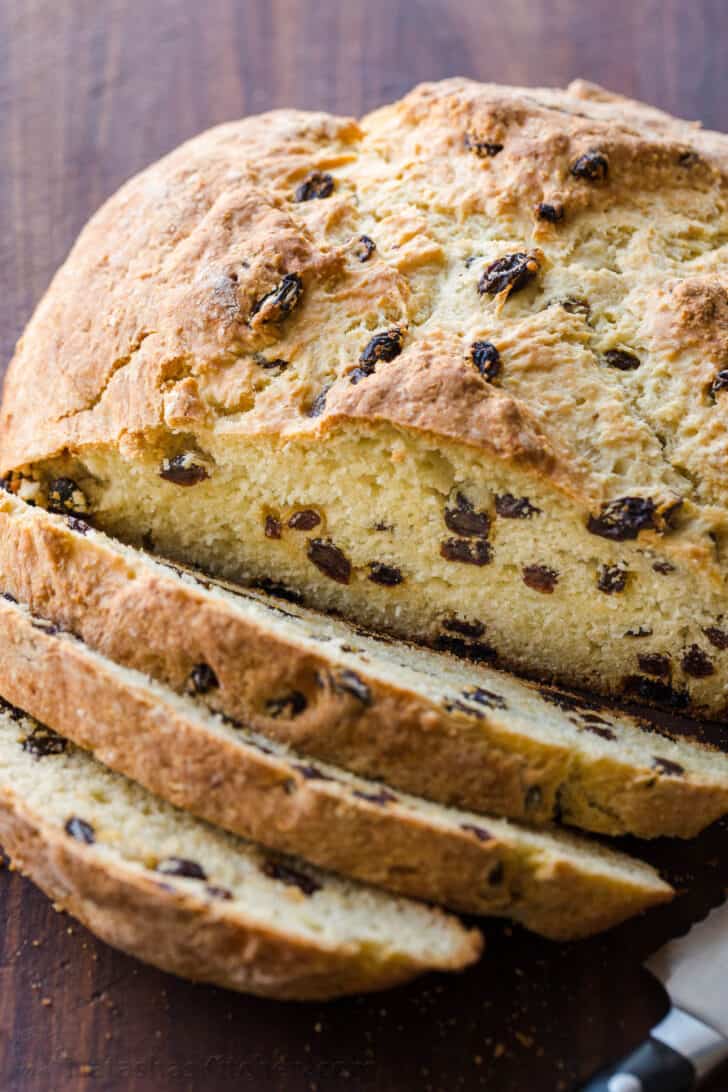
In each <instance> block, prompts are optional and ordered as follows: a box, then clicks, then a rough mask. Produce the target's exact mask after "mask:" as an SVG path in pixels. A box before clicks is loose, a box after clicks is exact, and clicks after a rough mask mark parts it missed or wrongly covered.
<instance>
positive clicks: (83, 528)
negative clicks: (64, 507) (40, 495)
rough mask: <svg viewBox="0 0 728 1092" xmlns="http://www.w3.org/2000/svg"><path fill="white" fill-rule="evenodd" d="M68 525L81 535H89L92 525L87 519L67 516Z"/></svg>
mask: <svg viewBox="0 0 728 1092" xmlns="http://www.w3.org/2000/svg"><path fill="white" fill-rule="evenodd" d="M66 525H67V526H68V527H69V528H70V529H71V531H75V532H76V534H79V535H87V534H88V533H89V531H90V530H91V524H90V523H87V522H86V520H85V519H79V518H78V516H67V517H66ZM145 549H146V547H145Z"/></svg>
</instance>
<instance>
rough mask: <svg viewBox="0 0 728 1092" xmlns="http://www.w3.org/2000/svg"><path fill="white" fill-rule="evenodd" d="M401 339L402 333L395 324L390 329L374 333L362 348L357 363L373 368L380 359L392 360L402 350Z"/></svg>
mask: <svg viewBox="0 0 728 1092" xmlns="http://www.w3.org/2000/svg"><path fill="white" fill-rule="evenodd" d="M403 341H404V335H403V334H402V331H401V330H400V329H399V328H398V327H397V326H394V327H392V329H391V330H385V331H384V332H383V333H381V334H375V335H374V337H373V338H371V339H370V340H369V341H368V342H367V344H366V345H365V346H364V348H363V349H362V352H361V355H360V356H359V363H360V364H362V365H364V367H365V368H366V367H371V368H372V369H373V368H374V366H375V365H376V364H377V362H378V361H380V360H382V361H384V362H385V363H387V362H388V361H390V360H394V358H395V357H396V356H399V354H400V353H401V352H402V342H403Z"/></svg>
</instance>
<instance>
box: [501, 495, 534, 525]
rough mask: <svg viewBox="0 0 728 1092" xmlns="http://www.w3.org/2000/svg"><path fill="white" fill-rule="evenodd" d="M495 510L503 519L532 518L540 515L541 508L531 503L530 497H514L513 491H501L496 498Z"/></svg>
mask: <svg viewBox="0 0 728 1092" xmlns="http://www.w3.org/2000/svg"><path fill="white" fill-rule="evenodd" d="M495 510H496V513H497V515H499V516H502V517H503V519H531V517H532V516H536V515H540V514H541V509H540V508H537V507H536V505H535V504H531V502H530V500H529V499H528V497H514V496H513V494H512V493H501V495H500V496H497V497H496V498H495Z"/></svg>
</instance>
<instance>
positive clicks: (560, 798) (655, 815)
mask: <svg viewBox="0 0 728 1092" xmlns="http://www.w3.org/2000/svg"><path fill="white" fill-rule="evenodd" d="M0 573H2V590H3V591H7V592H10V593H12V594H13V595H15V596H16V597H17V598H18V599H20V600H21V601H22V602H25V603H27V604H28V605H29V606H30V607H31V609H32V610H33V611H35V612H36V613H38V614H40V615H41V616H42V617H45V618H49V619H51V620H52V621H53V622H55V623H57V624H59V625H61V626H63V627H65V628H66V629H68V630H70V631H72V632H74V633H77V634H78V635H79V636H80V637H82V638H83V639H84V640H85V641H86V642H87V643H88V644H89V646H91V647H93V648H95V649H98V650H99V651H100V652H102V653H103V654H105V655H106V656H108V657H109V658H110V659H112V660H115V661H117V662H119V663H122V664H124V665H126V666H129V667H133V668H136V669H138V670H140V671H143V672H145V673H146V674H149V675H152V676H153V677H155V678H158V679H160V680H161V681H163V682H165V683H168V684H169V685H171V686H172V687H173V689H175V690H177V691H180V692H182V691H184V690H185V689H186V688H187V686H188V682H189V677H190V673H191V671H192V669H193V667H194V666H195V665H196V664H199V663H206V664H209V665H211V666H212V667H213V669H214V671H215V673H216V675H217V677H218V680H219V682H220V687H219V689H214V690H212V691H210V693H209V694H207V695H206V697H205V700H206V701H207V702H209V703H210V704H211V705H213V706H214V707H216V708H217V709H218V710H220V711H221V712H223V713H226V714H227V715H228V716H231V717H233V718H236V719H238V720H240V721H242V722H243V723H245V724H249V725H250V726H251V727H253V728H255V729H256V730H259V731H261V732H262V733H263V734H265V735H268V736H270V737H272V738H276V739H278V740H280V741H281V742H284V743H289V744H291V745H292V746H294V747H295V748H297V749H298V750H300V751H303V752H305V753H307V754H310V755H314V756H315V757H317V758H319V759H323V760H328V761H331V762H334V763H337V764H338V765H341V766H345V767H346V768H348V769H351V770H353V771H355V772H357V773H360V774H363V775H365V776H372V777H382V778H384V779H385V780H386V781H387V782H388V783H389V784H390V785H392V786H394V787H396V788H399V789H403V790H405V791H409V792H413V793H415V794H417V795H421V796H424V797H427V798H429V799H433V800H438V801H440V802H442V803H445V804H454V805H457V806H460V807H464V808H470V809H472V810H475V811H491V812H493V813H495V814H503V815H507V816H510V817H513V818H527V819H529V821H534V822H546V821H547V820H548V819H549V818H553V817H554V816H555V815H556V813H557V809H560V812H561V814H562V816H563V818H564V819H565V820H567V821H568V822H570V823H572V824H574V825H576V826H582V827H585V828H586V829H590V830H596V831H600V832H603V833H609V834H620V833H625V832H631V833H636V834H638V835H640V836H643V837H655V836H659V835H664V834H671V835H674V836H680V837H690V836H692V835H694V834H696V833H697V832H698V831H699V830H700V829H702V828H703V827H704V826H706V825H708V824H709V823H710V822H712V821H714V820H715V819H716V818H718V817H719V816H720V815H722V814H724V813H725V812H726V810H727V809H728V775H726V774H725V773H723V772H722V771H723V769H724V766H725V763H726V759H725V758H724V757H723V756H720V755H716V756H715V761H714V762H713V763H712V767H713V768H712V769H711V770H710V771H709V772H708V771H707V770H705V771H704V772H700V771H698V772H695V771H691V772H690V774H689V775H688V776H683V777H675V776H670V775H669V774H666V773H665V772H664V771H663V770H662V769H661V768H660V766H659V764H658V765H657V766H655V765H654V763H653V760H652V759H651V757H650V753H649V751H648V752H647V754H646V755H645V758H644V760H642V761H638V760H635V759H632V758H630V757H629V756H628V755H626V754H623V753H622V751H621V747H620V742H619V738H620V737H619V733H620V731H621V728H620V725H623V724H627V725H629V724H630V723H631V722H630V720H629V718H625V717H624V716H619V715H617V716H612V715H610V714H608V713H606V712H604V713H602V718H606V719H602V721H601V722H600V718H599V717H598V716H597V725H596V727H595V726H594V724H592V725H589V723H588V719H589V712H588V710H587V716H586V717H583V716H582V715H581V714H580V713H579V710H578V708H577V709H576V710H574V711H570V710H568V709H567V711H565V712H564V713H563V715H562V714H558V725H560V726H561V727H558V726H557V727H555V728H554V729H553V731H552V732H551V733H534V731H533V730H532V729H531V728H530V727H529V725H530V724H532V723H534V718H538V717H541V718H545V717H547V716H548V715H549V711H550V710H551V711H553V710H554V706H553V705H551V704H548V703H544V702H541V701H540V699H538V698H535V700H536V705H535V707H534V710H533V712H532V713H530V714H529V717H530V719H528V718H527V719H526V720H525V721H524V720H523V718H522V717H521V718H519V717H518V716H517V715H516V714H515V713H514V712H513V711H512V710H511V708H509V707H508V703H509V702H511V705H513V703H512V701H511V698H510V696H509V697H508V701H507V702H506V706H507V707H506V708H505V709H499V708H498V704H499V702H498V701H496V703H495V706H496V707H495V708H493V707H483V708H481V709H480V710H479V712H480V714H481V715H480V717H476V716H474V715H472V708H473V703H472V701H468V699H467V694H464V693H462V692H461V691H462V690H463V685H462V681H461V682H460V683H459V684H458V686H457V687H455V686H450V685H443V687H442V689H441V693H442V695H443V697H442V699H440V700H439V701H438V700H436V698H435V697H434V695H433V696H432V697H428V695H427V693H425V692H421V691H419V690H418V689H417V688H415V687H413V686H409V685H405V684H402V683H395V682H394V681H385V680H384V679H383V678H380V677H378V676H377V674H376V672H374V671H371V670H369V669H368V667H367V664H366V662H365V661H361V662H357V665H356V669H357V673H359V674H360V677H361V679H362V681H363V682H364V684H365V685H366V686H367V687H368V688H369V690H370V692H371V697H372V700H371V702H370V703H368V704H363V703H362V702H361V701H360V700H357V698H356V697H355V696H354V695H353V694H351V693H347V692H342V691H341V689H340V688H339V689H336V688H334V687H328V686H327V687H324V688H321V687H320V686H319V685H317V682H316V679H317V676H319V675H320V674H321V673H323V674H324V676H325V677H328V676H329V675H330V674H331V673H332V672H335V671H336V670H337V660H336V658H335V657H334V658H333V659H332V657H331V655H330V654H329V653H328V652H327V648H326V643H323V644H321V645H318V646H316V647H315V648H312V647H311V645H310V642H309V643H308V644H303V643H301V642H300V641H296V640H295V639H294V638H293V637H291V636H288V635H287V634H286V633H285V632H282V631H281V630H280V629H277V628H276V627H275V626H274V625H265V624H261V622H260V620H259V619H258V620H256V618H255V617H254V616H253V615H251V613H250V610H249V609H246V599H245V597H244V596H243V597H236V598H235V599H234V600H232V601H229V600H227V599H226V598H224V597H223V596H222V595H219V594H216V593H215V591H214V588H207V587H205V586H204V581H202V583H193V582H192V581H191V580H190V579H188V578H184V577H182V576H179V575H176V574H175V573H174V572H173V571H172V570H171V569H170V568H168V567H166V566H160V565H159V564H158V563H156V562H155V561H153V560H152V559H149V558H146V557H145V555H144V554H142V553H138V552H135V551H128V552H124V551H123V549H122V548H120V547H117V546H116V545H115V544H114V543H113V542H112V541H111V540H109V539H107V538H106V537H105V536H103V535H99V534H97V533H96V532H93V531H91V530H89V531H88V532H87V533H82V532H79V531H73V530H71V529H70V528H69V527H68V526H67V524H66V522H65V521H64V520H63V519H62V518H61V517H59V516H55V515H52V514H49V513H47V512H45V511H43V510H42V509H35V508H31V507H28V506H27V505H24V504H22V503H21V502H19V501H18V500H17V499H15V498H14V497H12V496H9V495H7V494H2V493H0ZM270 602H271V605H272V606H275V602H274V601H270ZM278 606H279V607H283V608H285V607H287V606H288V604H286V603H282V604H280V603H279V604H278ZM290 609H291V612H292V613H293V614H294V617H293V618H292V619H291V621H292V622H295V609H296V608H293V607H291V608H290ZM120 623H123V624H120ZM299 626H300V630H301V633H305V632H306V624H305V623H299ZM347 632H348V633H349V634H350V637H351V641H352V643H353V644H355V643H357V641H358V636H357V634H356V633H355V632H354V631H351V630H349V631H347ZM384 647H385V653H386V646H384ZM397 648H398V646H397V645H396V644H395V645H394V646H393V649H392V651H393V653H394V654H395V655H396V653H397ZM423 655H424V654H423ZM450 662H451V661H449V660H448V658H447V657H440V658H438V660H437V665H438V669H439V670H440V671H443V672H446V671H447V670H448V668H447V665H448V663H450ZM466 678H467V681H468V686H466V687H464V689H465V690H469V689H471V688H472V686H477V685H480V686H482V687H483V688H484V689H485V690H486V691H487V690H491V691H495V693H496V695H500V694H503V693H508V692H507V690H503V686H511V687H515V691H514V700H518V701H521V700H522V698H523V695H526V697H527V698H529V699H530V700H534V695H533V693H532V691H531V689H530V688H528V687H527V685H526V684H521V683H519V682H518V681H516V680H513V679H512V678H509V677H508V676H504V675H503V674H502V673H493V672H486V671H484V670H481V669H480V668H478V667H475V666H473V667H472V669H471V668H468V669H467V676H466ZM25 685H29V683H28V682H27V681H26V684H25ZM295 690H298V691H300V692H302V693H304V694H305V695H306V696H307V697H308V699H309V705H308V707H307V708H306V710H305V711H303V712H302V713H301V714H300V715H298V716H296V717H288V716H283V717H280V718H277V719H275V718H271V717H269V716H266V715H264V709H265V703H266V701H267V700H268V699H269V698H270V697H271V695H273V696H276V695H281V694H286V693H290V692H291V691H295ZM463 701H464V703H465V707H464V708H463V707H462V703H463ZM458 703H459V705H460V707H459V706H458ZM20 704H22V702H21V703H20ZM468 708H470V709H471V713H470V714H469V713H468V712H467V709H468ZM600 712H601V711H600ZM593 716H594V714H592V718H593ZM534 726H536V725H534ZM575 727H579V728H581V729H582V730H583V731H584V732H585V733H586V734H587V735H586V737H585V738H592V739H597V740H598V739H599V738H600V737H599V733H600V732H601V733H604V732H605V731H606V732H609V731H612V732H613V733H614V734H615V736H616V738H615V740H614V742H612V743H611V744H609V746H607V745H606V744H605V747H604V748H603V749H602V751H601V752H599V753H597V754H595V755H594V756H593V757H590V755H589V752H588V751H586V752H585V751H584V749H583V748H581V752H580V753H575V752H574V751H573V749H572V744H571V743H570V737H571V738H573V735H574V728H575ZM564 728H565V729H566V730H568V732H569V736H566V737H564V738H560V737H559V734H558V733H559V731H561V732H563V730H564ZM633 730H634V729H633ZM594 732H596V736H594V735H593V734H592V735H590V734H591V733H594ZM637 735H638V736H639V737H640V738H642V733H640V732H639V731H637ZM645 739H650V740H654V744H653V749H654V753H655V754H656V755H660V754H661V753H663V752H664V754H665V756H666V757H668V756H669V755H671V752H669V751H668V750H666V749H665V748H666V745H665V744H664V743H663V742H662V741H660V740H659V739H658V738H657V737H649V736H645ZM673 757H674V756H673Z"/></svg>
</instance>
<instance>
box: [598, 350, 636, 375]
mask: <svg viewBox="0 0 728 1092" xmlns="http://www.w3.org/2000/svg"><path fill="white" fill-rule="evenodd" d="M604 360H605V362H606V363H607V364H608V365H609V367H610V368H617V369H618V370H619V371H620V372H633V371H635V370H636V369H637V368H639V366H640V364H641V363H642V361H641V360H640V358H639V357H638V356H636V355H635V353H630V352H628V351H627V349H607V351H606V353H605V354H604Z"/></svg>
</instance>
